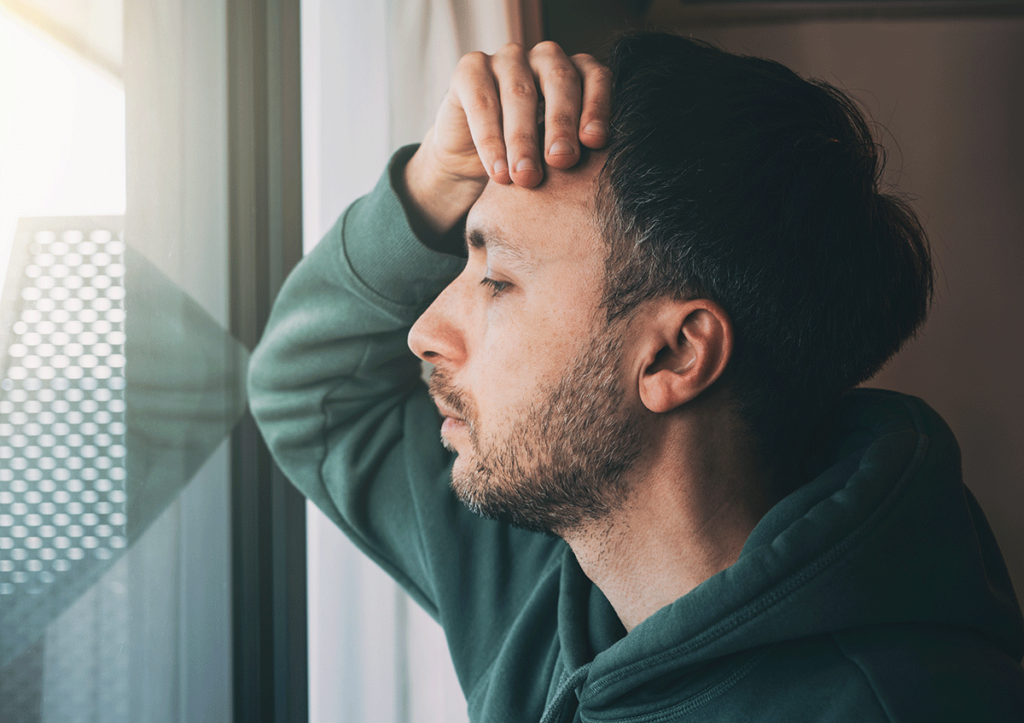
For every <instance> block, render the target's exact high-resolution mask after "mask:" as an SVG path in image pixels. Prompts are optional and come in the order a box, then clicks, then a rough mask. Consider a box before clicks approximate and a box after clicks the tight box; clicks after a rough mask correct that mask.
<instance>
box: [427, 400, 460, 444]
mask: <svg viewBox="0 0 1024 723" xmlns="http://www.w3.org/2000/svg"><path fill="white" fill-rule="evenodd" d="M434 405H435V406H436V407H437V411H438V412H440V413H441V416H442V417H443V418H444V421H443V422H442V423H441V434H443V435H445V436H447V435H448V434H449V433H451V432H456V431H460V430H463V429H465V428H466V420H465V419H463V418H462V417H460V416H459V415H458V414H457V413H456V412H455V410H453V409H452V408H451V407H449V406H448V405H447V404H445V403H444V402H442V401H440V400H439V399H435V400H434Z"/></svg>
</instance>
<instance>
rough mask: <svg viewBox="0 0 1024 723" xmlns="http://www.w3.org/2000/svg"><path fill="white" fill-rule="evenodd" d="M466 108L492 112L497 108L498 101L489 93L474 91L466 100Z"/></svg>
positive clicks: (471, 110)
mask: <svg viewBox="0 0 1024 723" xmlns="http://www.w3.org/2000/svg"><path fill="white" fill-rule="evenodd" d="M465 106H466V109H467V110H468V111H469V112H471V113H490V112H492V111H494V110H496V109H497V107H498V103H497V101H496V100H495V99H494V97H493V96H491V95H489V94H487V93H473V94H472V95H471V96H470V97H469V98H468V99H467V101H466V104H465Z"/></svg>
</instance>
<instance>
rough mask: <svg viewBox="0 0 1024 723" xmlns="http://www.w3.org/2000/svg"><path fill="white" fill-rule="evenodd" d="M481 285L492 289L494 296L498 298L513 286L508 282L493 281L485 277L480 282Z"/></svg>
mask: <svg viewBox="0 0 1024 723" xmlns="http://www.w3.org/2000/svg"><path fill="white" fill-rule="evenodd" d="M480 283H481V284H483V285H484V286H490V287H491V295H492V296H497V295H498V294H500V293H501V292H502V291H504V290H505V289H507V288H508V287H509V286H511V284H509V282H507V281H498V280H497V279H492V278H490V277H484V278H483V279H481V280H480Z"/></svg>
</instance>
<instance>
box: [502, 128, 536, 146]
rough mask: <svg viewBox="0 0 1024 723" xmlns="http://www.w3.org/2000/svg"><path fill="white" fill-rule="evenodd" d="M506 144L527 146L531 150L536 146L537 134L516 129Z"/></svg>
mask: <svg viewBox="0 0 1024 723" xmlns="http://www.w3.org/2000/svg"><path fill="white" fill-rule="evenodd" d="M508 144H509V145H510V146H515V147H517V148H521V147H523V146H529V148H530V150H533V149H536V148H537V136H536V134H534V133H530V132H529V131H516V132H514V133H512V135H511V136H510V137H509V139H508Z"/></svg>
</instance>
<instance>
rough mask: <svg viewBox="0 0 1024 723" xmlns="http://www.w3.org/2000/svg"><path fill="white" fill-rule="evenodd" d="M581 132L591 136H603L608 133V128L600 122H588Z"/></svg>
mask: <svg viewBox="0 0 1024 723" xmlns="http://www.w3.org/2000/svg"><path fill="white" fill-rule="evenodd" d="M583 132H584V133H587V134H588V135H592V136H603V135H606V134H607V133H608V126H606V125H605V124H604V123H602V122H600V121H590V122H589V123H587V125H586V126H584V127H583Z"/></svg>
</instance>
